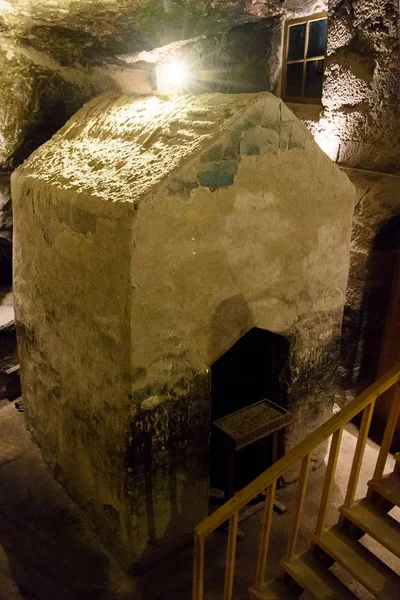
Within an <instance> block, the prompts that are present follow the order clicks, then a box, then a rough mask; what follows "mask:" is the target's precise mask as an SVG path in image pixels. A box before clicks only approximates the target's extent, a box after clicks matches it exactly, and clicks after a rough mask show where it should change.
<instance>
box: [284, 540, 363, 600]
mask: <svg viewBox="0 0 400 600" xmlns="http://www.w3.org/2000/svg"><path fill="white" fill-rule="evenodd" d="M281 566H282V567H283V568H284V569H285V571H286V572H287V573H288V574H289V575H290V577H292V579H294V580H295V581H297V583H298V584H299V585H300V586H301V587H302V588H303V590H304V591H305V592H306V593H307V594H308V595H309V596H310V597H311V598H314V599H315V600H357V596H355V595H354V594H353V592H351V591H350V590H349V589H348V588H347V587H346V586H345V585H344V584H343V583H342V582H341V581H339V579H338V578H337V577H335V575H334V574H333V573H331V572H330V571H329V569H328V568H327V567H325V566H324V565H323V564H322V563H321V562H320V561H319V560H318V559H317V557H316V556H315V555H314V554H313V553H312V552H311V551H308V552H306V553H305V554H302V555H300V556H297V557H296V558H294V559H292V560H291V561H286V560H282V561H281Z"/></svg>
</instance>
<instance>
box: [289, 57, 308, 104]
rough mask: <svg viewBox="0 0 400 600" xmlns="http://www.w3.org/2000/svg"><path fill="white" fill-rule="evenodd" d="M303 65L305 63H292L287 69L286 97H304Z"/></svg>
mask: <svg viewBox="0 0 400 600" xmlns="http://www.w3.org/2000/svg"><path fill="white" fill-rule="evenodd" d="M303 65H304V63H302V62H301V63H292V64H289V65H287V68H286V88H285V95H286V96H291V97H294V96H297V97H299V96H302V83H303Z"/></svg>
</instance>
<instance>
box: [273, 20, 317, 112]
mask: <svg viewBox="0 0 400 600" xmlns="http://www.w3.org/2000/svg"><path fill="white" fill-rule="evenodd" d="M327 32H328V19H327V17H326V15H325V14H324V15H323V16H319V17H315V16H310V17H305V18H303V19H296V20H293V21H289V22H288V23H287V24H286V28H285V44H284V52H285V53H284V64H283V97H284V98H288V99H289V98H290V99H291V100H300V101H312V100H313V99H314V100H315V99H318V100H319V99H320V98H321V94H322V78H323V75H324V63H325V51H326V40H327Z"/></svg>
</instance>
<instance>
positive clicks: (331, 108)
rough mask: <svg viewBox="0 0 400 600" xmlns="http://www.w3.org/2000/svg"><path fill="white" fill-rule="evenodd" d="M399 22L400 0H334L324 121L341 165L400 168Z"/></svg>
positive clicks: (333, 153)
mask: <svg viewBox="0 0 400 600" xmlns="http://www.w3.org/2000/svg"><path fill="white" fill-rule="evenodd" d="M398 25H399V6H398V2H396V1H395V0H393V1H392V0H390V1H386V0H354V1H350V0H332V1H331V2H329V27H328V47H327V59H326V69H325V79H324V85H323V97H322V103H323V105H324V109H325V110H324V113H323V115H322V120H321V122H320V125H321V127H322V129H323V131H324V134H325V136H327V137H329V145H330V147H329V152H330V155H331V157H332V158H333V159H334V160H337V161H338V162H339V163H340V164H343V165H346V166H353V167H359V168H364V169H368V170H378V171H382V172H390V173H399V172H400V170H399V164H400V162H399V157H400V155H399V144H400V118H399V117H400V114H399V100H400V77H399V64H400V62H399V61H400V54H399V43H398V41H399V34H398Z"/></svg>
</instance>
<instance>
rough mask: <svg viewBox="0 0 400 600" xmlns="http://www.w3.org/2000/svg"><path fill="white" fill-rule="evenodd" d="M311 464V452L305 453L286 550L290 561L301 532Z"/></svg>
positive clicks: (287, 558)
mask: <svg viewBox="0 0 400 600" xmlns="http://www.w3.org/2000/svg"><path fill="white" fill-rule="evenodd" d="M310 466H311V452H309V453H308V454H306V455H305V457H304V458H303V460H302V462H301V469H300V477H299V481H298V484H297V493H296V502H295V506H294V513H293V521H292V523H291V527H290V530H289V539H288V545H287V550H286V560H287V561H290V560H291V559H292V558H293V556H294V553H295V550H296V543H297V536H298V533H299V525H300V517H301V513H302V511H303V504H304V498H305V495H306V490H307V483H308V474H309V472H310Z"/></svg>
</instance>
